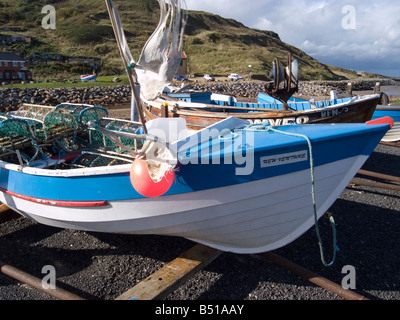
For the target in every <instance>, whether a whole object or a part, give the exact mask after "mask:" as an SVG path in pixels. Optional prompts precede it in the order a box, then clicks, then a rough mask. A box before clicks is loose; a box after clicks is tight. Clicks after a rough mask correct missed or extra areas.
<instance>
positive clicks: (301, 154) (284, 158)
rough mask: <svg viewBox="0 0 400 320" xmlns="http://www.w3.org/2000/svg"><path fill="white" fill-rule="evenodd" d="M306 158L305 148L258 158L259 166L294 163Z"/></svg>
mask: <svg viewBox="0 0 400 320" xmlns="http://www.w3.org/2000/svg"><path fill="white" fill-rule="evenodd" d="M307 160H308V153H307V150H302V151H298V152H291V153H285V154H280V155H273V156H267V157H262V158H260V161H261V164H260V165H261V168H267V167H273V166H280V165H283V164H290V163H296V162H301V161H307Z"/></svg>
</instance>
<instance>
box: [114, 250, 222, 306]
mask: <svg viewBox="0 0 400 320" xmlns="http://www.w3.org/2000/svg"><path fill="white" fill-rule="evenodd" d="M221 253H222V252H221V251H218V250H215V249H212V248H209V247H207V246H204V245H201V244H197V245H195V246H194V247H193V248H191V249H190V250H188V251H186V252H185V253H183V254H182V255H181V256H179V257H178V258H176V259H175V260H173V261H172V262H170V263H168V264H167V265H165V266H164V267H163V268H161V269H160V270H158V271H156V272H155V273H153V274H152V275H151V276H149V277H147V278H146V279H144V280H143V281H142V282H140V283H138V284H137V285H136V286H134V287H133V288H132V289H129V290H128V291H126V292H125V293H123V294H122V295H120V296H119V297H118V298H117V299H116V300H154V299H157V300H161V299H164V298H165V297H166V296H167V295H168V294H169V293H171V292H173V291H174V290H176V289H177V288H178V287H179V286H181V285H182V284H183V283H184V282H185V281H186V280H188V279H189V278H190V277H192V276H193V275H194V274H195V273H196V272H197V271H199V270H200V269H202V268H204V267H205V266H206V265H208V264H209V263H211V262H212V261H214V260H215V259H216V258H217V257H218V256H219V255H220V254H221Z"/></svg>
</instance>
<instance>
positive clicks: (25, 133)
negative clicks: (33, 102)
mask: <svg viewBox="0 0 400 320" xmlns="http://www.w3.org/2000/svg"><path fill="white" fill-rule="evenodd" d="M38 108H39V107H37V111H36V114H38V112H39V110H38ZM76 110H77V107H76V106H75V107H74V106H70V105H62V106H58V107H57V108H55V109H54V110H52V111H51V112H53V113H54V114H53V117H52V119H58V122H57V123H59V124H62V126H63V130H61V131H62V132H68V134H65V135H59V136H57V138H54V137H52V136H51V134H56V130H55V129H54V128H53V131H47V133H48V135H47V136H46V138H44V136H43V135H41V134H39V132H40V131H41V130H42V129H43V127H40V126H38V125H35V124H34V123H33V121H32V120H30V119H28V117H27V118H26V121H24V120H23V119H22V117H21V114H22V112H20V113H19V115H20V116H19V118H18V119H16V118H13V117H12V116H10V115H8V116H6V117H5V118H4V119H3V121H2V122H1V123H0V134H1V137H2V140H3V141H4V143H5V144H3V145H2V150H3V152H2V153H1V155H0V159H1V160H0V201H1V202H3V203H4V204H6V205H7V206H9V207H11V208H13V209H14V210H15V211H17V212H19V213H20V214H21V215H23V216H25V217H28V218H30V219H33V220H35V221H37V222H39V223H43V224H46V225H50V226H54V227H60V228H68V229H77V230H86V231H95V232H108V233H128V234H158V235H166V236H178V237H184V238H187V239H191V240H193V241H196V242H199V243H202V244H205V245H208V246H211V247H214V248H217V249H220V250H224V251H230V252H237V253H257V252H265V251H269V250H273V249H276V248H279V247H281V246H284V245H286V244H288V243H290V242H291V241H293V240H295V239H296V238H298V237H299V236H300V235H301V234H303V233H304V232H306V231H307V230H308V229H309V228H311V227H312V226H313V225H315V223H316V221H317V219H318V218H319V217H321V216H322V215H323V214H324V212H325V211H326V210H327V209H328V208H329V207H330V206H331V205H332V204H333V202H334V201H335V200H336V199H337V197H338V196H339V195H340V194H341V192H342V191H343V190H344V188H345V187H346V186H347V184H348V183H349V182H350V180H351V179H352V178H353V177H354V175H355V174H356V173H357V172H358V170H359V169H360V168H361V166H362V165H363V163H364V162H365V161H366V159H367V158H368V157H369V155H370V154H371V152H372V151H373V150H374V149H375V147H376V145H377V144H378V143H379V141H380V140H381V138H382V137H383V136H384V135H385V133H386V132H387V130H388V125H384V124H383V125H367V124H321V125H317V124H316V125H301V126H300V125H288V126H269V125H265V124H263V125H249V124H248V122H246V121H243V120H241V119H237V118H228V119H224V120H223V121H221V122H219V123H216V124H214V125H213V126H212V127H209V128H206V129H203V130H200V131H194V132H191V131H190V130H188V129H187V127H186V123H185V120H184V119H182V118H176V119H156V120H153V121H151V122H148V123H147V127H148V130H149V131H148V134H147V135H144V134H141V133H140V132H141V131H140V126H141V124H140V123H135V122H130V121H125V120H118V119H110V118H105V117H102V116H101V114H100V113H99V112H90V111H89V108H87V107H86V108H80V110H86V111H85V112H84V113H85V116H84V115H83V114H82V113H81V112H76ZM93 111H94V109H93ZM47 113H48V112H47ZM57 113H58V116H57ZM26 114H27V113H26ZM27 115H28V114H27ZM67 115H70V116H72V118H78V117H79V118H80V119H81V121H80V123H81V124H82V125H81V126H80V127H79V128H76V127H74V126H75V124H76V123H77V122H74V121H60V119H66V118H68V119H71V117H70V116H68V117H67ZM96 118H97V119H96ZM37 119H38V117H37V118H36V120H37ZM29 121H31V122H29ZM27 126H28V127H29V128H30V129H31V130H27ZM66 126H69V129H70V130H65V127H66ZM53 127H54V125H53ZM2 128H7V129H5V130H2ZM11 128H14V129H13V130H11ZM22 128H24V130H22ZM33 129H35V130H36V131H37V134H35V135H30V132H32V130H33ZM7 139H8V140H7ZM12 139H20V140H19V141H21V140H24V142H23V143H20V144H18V143H14V142H13V141H12ZM42 139H44V140H42ZM6 140H7V141H6ZM43 142H45V143H43ZM164 142H168V143H164ZM7 143H8V145H7ZM38 155H39V156H38ZM30 157H36V158H35V159H32V158H30Z"/></svg>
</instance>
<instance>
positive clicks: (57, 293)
mask: <svg viewBox="0 0 400 320" xmlns="http://www.w3.org/2000/svg"><path fill="white" fill-rule="evenodd" d="M0 270H1V272H2V273H4V274H5V275H7V276H9V277H11V278H14V279H15V280H18V281H20V282H22V283H26V284H28V285H30V286H31V287H33V288H35V289H37V290H39V291H42V292H44V293H46V294H48V295H50V296H52V297H54V298H57V299H60V300H85V299H83V298H81V297H79V296H77V295H75V294H73V293H71V292H68V291H66V290H64V289H61V288H57V287H56V288H55V289H45V288H44V287H43V286H42V280H41V279H39V278H37V277H35V276H32V275H30V274H28V273H26V272H24V271H21V270H19V269H17V268H15V267H13V266H10V265H8V264H5V263H4V262H2V261H0Z"/></svg>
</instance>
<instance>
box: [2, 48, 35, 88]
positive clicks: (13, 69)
mask: <svg viewBox="0 0 400 320" xmlns="http://www.w3.org/2000/svg"><path fill="white" fill-rule="evenodd" d="M30 80H32V73H31V72H30V71H29V70H28V69H27V68H26V61H25V60H24V59H22V58H21V57H20V56H19V55H17V54H16V53H14V52H0V82H11V81H30Z"/></svg>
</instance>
